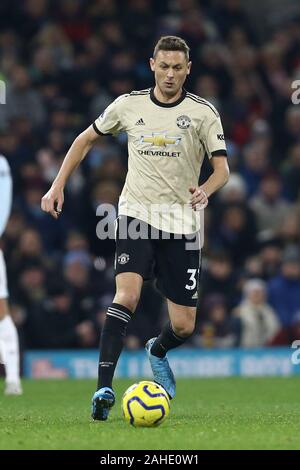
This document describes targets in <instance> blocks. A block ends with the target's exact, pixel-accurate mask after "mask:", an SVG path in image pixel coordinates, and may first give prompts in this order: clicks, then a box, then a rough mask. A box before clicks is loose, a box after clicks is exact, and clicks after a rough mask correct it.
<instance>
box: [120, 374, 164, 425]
mask: <svg viewBox="0 0 300 470" xmlns="http://www.w3.org/2000/svg"><path fill="white" fill-rule="evenodd" d="M122 411H123V416H124V419H125V421H126V422H127V423H129V424H131V425H132V426H136V427H153V426H159V425H160V424H161V423H162V422H163V421H165V419H166V418H167V416H168V415H169V412H170V400H169V397H168V394H167V392H166V391H165V389H164V388H163V387H161V386H160V385H158V384H156V383H154V382H149V381H143V382H139V383H136V384H133V385H131V387H129V388H128V389H127V390H126V392H125V393H124V395H123V399H122Z"/></svg>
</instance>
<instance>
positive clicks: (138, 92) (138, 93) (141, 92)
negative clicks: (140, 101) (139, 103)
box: [129, 88, 151, 96]
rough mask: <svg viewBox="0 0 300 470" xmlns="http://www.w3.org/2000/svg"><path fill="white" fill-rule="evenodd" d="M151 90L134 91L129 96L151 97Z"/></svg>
mask: <svg viewBox="0 0 300 470" xmlns="http://www.w3.org/2000/svg"><path fill="white" fill-rule="evenodd" d="M150 90H151V88H146V89H145V90H133V91H132V92H131V93H130V94H129V96H141V95H149V94H150Z"/></svg>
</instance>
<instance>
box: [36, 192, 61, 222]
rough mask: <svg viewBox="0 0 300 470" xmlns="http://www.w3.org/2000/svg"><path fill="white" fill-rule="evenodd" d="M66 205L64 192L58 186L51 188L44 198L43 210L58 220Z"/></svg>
mask: <svg viewBox="0 0 300 470" xmlns="http://www.w3.org/2000/svg"><path fill="white" fill-rule="evenodd" d="M63 203H64V190H63V189H62V188H59V187H57V186H51V188H50V189H49V191H48V192H47V193H46V194H45V195H44V196H43V197H42V202H41V208H42V210H43V211H45V212H48V214H51V215H52V217H54V218H55V219H58V217H59V216H60V214H61V212H62V206H63Z"/></svg>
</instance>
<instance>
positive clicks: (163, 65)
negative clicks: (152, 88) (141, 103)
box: [150, 51, 191, 96]
mask: <svg viewBox="0 0 300 470" xmlns="http://www.w3.org/2000/svg"><path fill="white" fill-rule="evenodd" d="M150 67H151V70H152V72H154V76H155V83H156V85H157V86H158V87H159V89H160V90H161V91H162V93H163V94H165V95H167V96H174V95H176V94H177V93H178V92H179V90H180V89H181V88H182V86H183V84H184V82H185V80H186V77H187V75H189V74H190V69H191V62H188V61H187V59H186V57H185V54H184V52H182V51H158V53H157V54H156V57H155V59H150Z"/></svg>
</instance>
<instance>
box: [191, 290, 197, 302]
mask: <svg viewBox="0 0 300 470" xmlns="http://www.w3.org/2000/svg"><path fill="white" fill-rule="evenodd" d="M197 299H198V292H197V291H196V292H195V294H194V295H193V297H192V300H197Z"/></svg>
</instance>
